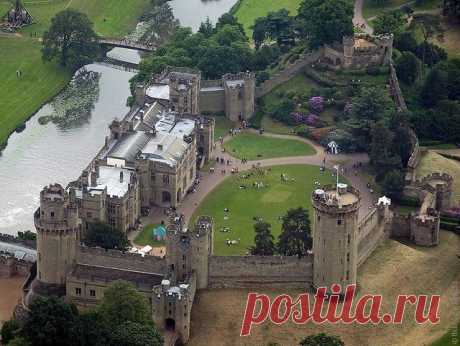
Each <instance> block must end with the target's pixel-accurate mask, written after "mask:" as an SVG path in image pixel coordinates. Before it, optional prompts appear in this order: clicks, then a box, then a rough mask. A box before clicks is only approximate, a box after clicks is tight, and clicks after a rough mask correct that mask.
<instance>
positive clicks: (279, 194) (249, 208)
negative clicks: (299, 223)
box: [192, 165, 334, 256]
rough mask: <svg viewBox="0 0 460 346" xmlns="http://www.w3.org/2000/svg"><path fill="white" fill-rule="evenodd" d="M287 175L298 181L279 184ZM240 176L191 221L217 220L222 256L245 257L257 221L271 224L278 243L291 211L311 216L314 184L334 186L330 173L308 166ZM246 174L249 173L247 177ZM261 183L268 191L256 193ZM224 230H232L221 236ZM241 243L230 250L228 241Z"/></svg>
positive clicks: (216, 244) (217, 251)
mask: <svg viewBox="0 0 460 346" xmlns="http://www.w3.org/2000/svg"><path fill="white" fill-rule="evenodd" d="M282 173H285V174H287V176H288V177H289V178H290V179H294V180H295V181H291V182H287V183H286V182H283V183H281V181H280V175H281V174H282ZM243 174H244V173H240V174H239V176H232V177H229V178H227V179H226V180H225V181H224V182H223V183H222V184H220V185H219V186H218V187H217V188H216V189H215V190H214V191H213V192H212V193H210V194H209V195H208V196H207V197H206V199H205V200H204V201H203V202H202V204H201V205H200V206H199V207H198V209H197V211H196V212H195V214H194V217H193V218H192V219H196V217H198V216H199V215H209V216H212V217H213V218H214V252H215V254H217V255H220V256H226V255H244V254H246V252H247V249H248V247H250V246H251V245H253V242H254V228H253V227H254V219H253V218H254V217H259V218H262V219H263V220H265V221H267V222H269V223H271V225H272V233H273V235H274V237H275V239H276V240H277V239H278V235H279V234H280V233H281V221H280V220H279V219H278V217H280V216H283V215H284V214H285V213H286V211H287V210H288V209H289V208H297V207H299V206H302V207H304V208H308V209H309V211H310V215H311V212H312V208H311V203H310V196H311V193H312V192H313V190H314V189H315V185H314V182H315V181H319V182H321V183H322V184H332V183H334V177H333V176H332V174H330V172H326V173H323V174H321V173H320V170H319V167H314V166H307V165H289V166H274V167H271V171H270V172H267V173H266V174H265V175H263V174H261V175H253V176H252V177H250V178H247V179H244V178H242V175H243ZM246 174H247V173H246ZM256 181H257V182H262V183H263V184H264V185H265V186H266V187H263V188H260V189H256V188H255V187H253V186H252V184H253V183H254V182H256ZM241 185H246V186H247V188H246V189H240V186H241ZM225 208H228V209H229V213H228V219H227V220H225V219H224V214H225V213H224V209H225ZM224 227H229V228H230V229H231V230H230V232H228V233H224V232H221V229H223V228H224ZM227 239H230V240H238V239H240V242H239V243H238V244H236V245H231V246H228V245H227V244H226V240H227Z"/></svg>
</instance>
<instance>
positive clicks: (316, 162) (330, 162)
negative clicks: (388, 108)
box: [132, 130, 379, 238]
mask: <svg viewBox="0 0 460 346" xmlns="http://www.w3.org/2000/svg"><path fill="white" fill-rule="evenodd" d="M247 131H250V132H254V131H253V130H247ZM263 136H267V137H273V138H287V139H293V140H299V141H302V142H305V143H308V144H309V145H311V146H312V147H314V148H315V150H316V154H314V155H311V156H293V157H282V158H273V159H266V160H257V161H248V163H246V164H242V163H241V160H239V159H235V158H233V157H232V156H231V155H229V153H223V152H222V146H221V144H220V143H216V148H215V150H214V153H213V154H214V156H213V160H214V162H215V157H219V158H223V159H224V161H225V162H226V161H227V160H231V165H229V166H227V165H226V164H220V163H215V166H214V168H215V172H214V173H211V172H209V171H208V172H203V171H200V172H199V180H200V184H199V185H198V187H197V189H196V191H195V192H194V193H191V194H189V195H187V196H186V197H185V198H184V200H183V201H182V203H181V205H180V206H179V207H178V208H177V211H178V213H180V214H183V215H184V217H185V221H186V224H187V223H188V222H189V221H190V219H191V217H192V215H193V214H194V212H195V211H196V209H197V208H198V206H199V205H200V204H201V202H202V201H203V200H204V199H205V198H206V196H207V195H208V194H209V193H211V192H212V191H213V190H214V189H215V188H216V187H217V186H218V185H219V184H220V183H222V182H223V181H224V180H225V179H226V178H228V177H229V176H231V173H230V172H231V169H232V168H238V171H239V172H243V171H245V170H249V169H251V168H252V167H253V165H259V164H260V166H261V167H268V166H277V165H313V166H318V167H320V166H321V165H322V163H323V159H324V157H326V167H327V168H329V169H333V167H334V165H336V164H340V166H341V167H344V168H347V174H346V175H345V177H346V178H347V179H348V181H349V182H350V183H351V184H352V185H353V186H354V187H356V188H357V189H358V190H360V191H361V208H360V211H359V218H360V219H362V218H364V217H365V216H366V215H367V214H368V213H369V210H370V208H371V207H372V206H373V205H374V204H375V200H376V198H377V197H379V196H374V195H372V194H371V193H370V192H369V189H368V188H367V186H366V184H367V181H366V179H365V178H363V176H362V175H361V174H360V172H359V171H358V172H357V173H358V174H357V175H355V174H354V170H353V165H354V164H355V163H359V162H361V163H362V164H363V165H365V164H367V163H368V161H369V158H368V156H367V154H362V153H361V154H348V155H344V154H341V155H329V154H325V153H324V148H323V147H321V146H319V145H318V144H316V143H313V142H312V141H310V140H308V139H305V138H301V137H298V136H291V135H277V134H271V133H265V134H263ZM231 138H232V137H230V136H226V137H225V138H224V142H225V141H228V140H230V139H231ZM222 169H225V170H226V174H222V173H221V171H222ZM311 183H312V184H313V182H311ZM153 210H155V213H154V214H153V215H150V216H149V217H148V218H147V219H145V221H144V223H145V224H147V223H160V222H161V220H165V216H164V214H163V213H162V211H161V210H159V209H158V208H153ZM132 237H133V238H134V235H133V236H132Z"/></svg>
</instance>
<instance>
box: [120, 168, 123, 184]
mask: <svg viewBox="0 0 460 346" xmlns="http://www.w3.org/2000/svg"><path fill="white" fill-rule="evenodd" d="M122 182H123V171H121V172H120V183H122Z"/></svg>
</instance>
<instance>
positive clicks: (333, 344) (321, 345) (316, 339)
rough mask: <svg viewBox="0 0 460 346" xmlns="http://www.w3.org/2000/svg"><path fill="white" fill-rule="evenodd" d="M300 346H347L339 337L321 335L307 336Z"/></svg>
mask: <svg viewBox="0 0 460 346" xmlns="http://www.w3.org/2000/svg"><path fill="white" fill-rule="evenodd" d="M299 346H345V343H344V342H343V341H342V340H340V338H338V337H337V336H333V335H327V334H324V333H319V334H314V335H309V336H307V337H306V338H305V339H303V340H302V341H301V342H300V344H299Z"/></svg>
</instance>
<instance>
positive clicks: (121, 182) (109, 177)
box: [90, 166, 133, 197]
mask: <svg viewBox="0 0 460 346" xmlns="http://www.w3.org/2000/svg"><path fill="white" fill-rule="evenodd" d="M98 169H99V177H98V178H97V180H96V184H97V185H96V187H95V188H91V189H90V194H97V191H102V190H104V189H105V188H107V195H109V196H115V197H123V196H124V195H125V194H126V193H127V192H128V190H129V184H130V182H131V174H132V172H133V171H132V170H129V169H126V168H119V167H112V166H100V167H99V168H98ZM122 174H123V179H120V176H121V175H122Z"/></svg>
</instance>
